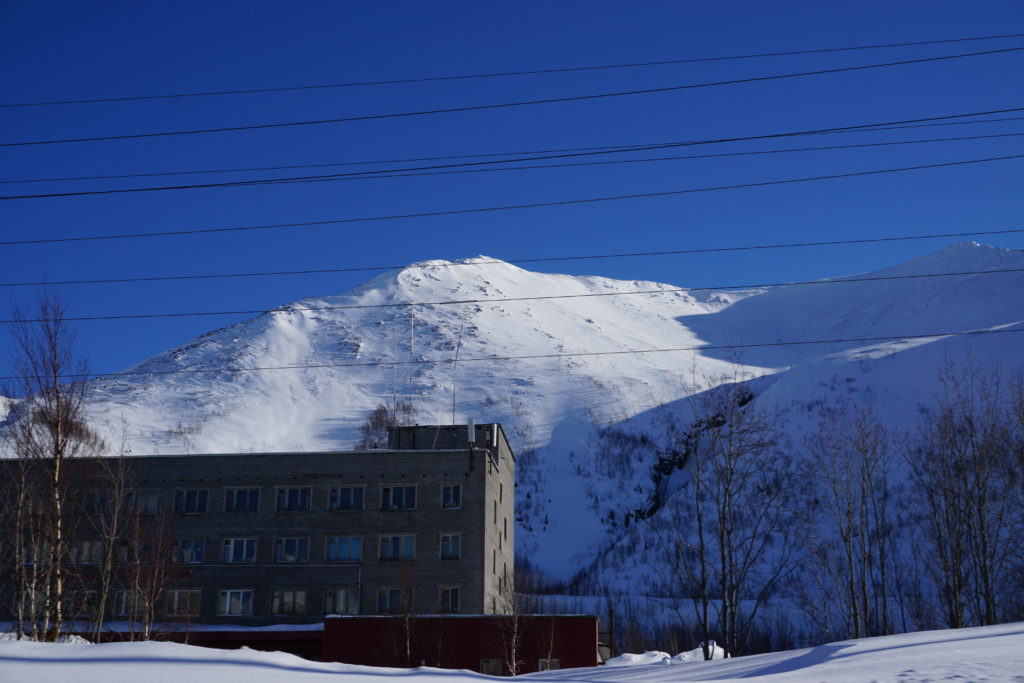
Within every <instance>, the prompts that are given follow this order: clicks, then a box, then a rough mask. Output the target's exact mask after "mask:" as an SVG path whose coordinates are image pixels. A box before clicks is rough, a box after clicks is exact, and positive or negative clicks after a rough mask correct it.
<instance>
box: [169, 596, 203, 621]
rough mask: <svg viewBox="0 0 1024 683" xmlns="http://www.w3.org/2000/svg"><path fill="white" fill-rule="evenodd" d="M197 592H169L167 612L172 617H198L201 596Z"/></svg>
mask: <svg viewBox="0 0 1024 683" xmlns="http://www.w3.org/2000/svg"><path fill="white" fill-rule="evenodd" d="M200 595H201V593H200V591H197V590H173V591H168V592H167V611H168V614H170V615H171V616H172V617H198V616H199V596H200Z"/></svg>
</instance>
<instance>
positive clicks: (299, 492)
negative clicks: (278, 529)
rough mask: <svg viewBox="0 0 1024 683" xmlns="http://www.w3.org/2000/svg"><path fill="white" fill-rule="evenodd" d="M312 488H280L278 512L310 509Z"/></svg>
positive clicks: (278, 492)
mask: <svg viewBox="0 0 1024 683" xmlns="http://www.w3.org/2000/svg"><path fill="white" fill-rule="evenodd" d="M309 495H310V489H309V488H308V487H307V488H295V489H278V490H277V511H278V512H300V511H306V510H309Z"/></svg>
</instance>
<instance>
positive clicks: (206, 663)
mask: <svg viewBox="0 0 1024 683" xmlns="http://www.w3.org/2000/svg"><path fill="white" fill-rule="evenodd" d="M638 660H639V661H643V662H653V663H644V664H634V665H628V664H627V665H620V666H605V667H595V668H588V669H567V670H562V671H550V672H545V673H539V674H530V675H528V676H524V677H523V678H529V679H532V680H538V681H548V682H550V683H584V682H587V683H590V682H593V683H670V682H674V681H712V680H714V681H729V680H759V681H787V682H791V683H812V682H813V683H817V682H818V681H829V682H832V683H836V682H841V681H851V682H854V681H856V682H857V683H861V682H864V681H907V682H910V681H941V680H958V681H1022V680H1024V624H1021V623H1017V624H1003V625H1000V626H987V627H983V628H973V629H964V630H960V631H923V632H919V633H909V634H904V635H898V636H888V637H884V638H864V639H861V640H847V641H843V642H839V643H830V644H828V645H821V646H819V647H815V648H810V649H806V650H793V651H789V652H777V653H772V654H765V655H754V656H750V657H738V658H736V659H726V660H716V661H711V662H702V661H700V662H684V661H671V660H670V662H669V663H664V661H663V660H664V658H663V657H658V656H654V657H643V656H641V657H638ZM389 678H393V679H394V680H396V681H403V682H404V683H473V682H474V681H484V680H501V679H494V678H490V677H488V676H483V675H480V674H476V673H472V672H468V671H450V670H444V669H427V668H421V669H412V670H405V669H381V668H371V667H360V666H351V665H347V664H333V663H317V662H310V661H307V660H305V659H300V658H299V657H295V656H293V655H287V654H282V653H280V652H256V651H253V650H247V649H242V650H211V649H206V648H200V647H194V646H190V645H179V644H176V643H153V642H151V643H111V644H106V645H81V644H46V643H30V642H24V641H22V642H14V641H6V642H0V681H3V683H67V682H68V681H73V682H74V683H93V682H96V683H101V682H102V683H182V682H183V681H188V683H230V682H234V681H245V682H246V683H305V682H306V681H321V682H322V681H325V680H330V681H339V682H343V683H371V682H372V683H386V681H387V680H388V679H389Z"/></svg>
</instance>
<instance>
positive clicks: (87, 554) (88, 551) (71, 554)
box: [68, 541, 103, 564]
mask: <svg viewBox="0 0 1024 683" xmlns="http://www.w3.org/2000/svg"><path fill="white" fill-rule="evenodd" d="M102 557H103V541H81V542H79V543H73V544H72V545H71V547H70V548H69V549H68V561H69V562H70V563H71V564H99V562H100V559H101V558H102Z"/></svg>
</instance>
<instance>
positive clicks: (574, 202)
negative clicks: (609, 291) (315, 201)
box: [0, 154, 1024, 247]
mask: <svg viewBox="0 0 1024 683" xmlns="http://www.w3.org/2000/svg"><path fill="white" fill-rule="evenodd" d="M1021 158H1024V154H1009V155H1005V156H999V157H986V158H983V159H964V160H960V161H945V162H941V163H936V164H919V165H917V166H903V167H898V168H882V169H875V170H870V171H854V172H850V173H833V174H829V175H819V176H808V177H803V178H786V179H782V180H765V181H760V182H752V183H736V184H733V185H714V186H710V187H694V188H686V189H682V190H665V191H662V192H640V193H635V194H623V195H605V196H601V197H586V198H583V199H562V200H556V201H550V202H530V203H527V204H504V205H500V206H488V207H478V208H470V209H446V210H442V211H423V212H417V213H404V214H391V215H385V216H365V217H360V218H337V219H332V220H324V221H305V222H301V223H276V224H268V225H247V226H239V227H232V228H197V229H194V230H167V231H161V232H141V233H128V234H123V235H87V236H81V237H51V238H44V239H33V240H7V241H3V242H0V247H9V246H19V245H25V244H56V243H62V242H90V241H99V240H120V239H138V238H143V237H171V236H180V235H207V234H218V233H229V232H251V231H254V230H277V229H284V228H308V227H315V226H324V225H348V224H353V223H375V222H381V221H393V220H407V219H410V218H432V217H438V216H464V215H471V214H481V213H496V212H500V211H519V210H522V209H540V208H550V207H554V206H579V205H583V204H596V203H604V202H613V201H621V200H627V199H653V198H655V197H677V196H681V195H687V194H696V193H702V192H720V191H724V190H740V189H748V188H754V187H772V186H776V185H792V184H795V183H806V182H813V181H819V180H839V179H845V178H856V177H864V176H873V175H883V174H888V173H905V172H910V171H922V170H926V169H935V168H948V167H953V166H967V165H972V164H983V163H991V162H995V161H1009V160H1015V159H1021Z"/></svg>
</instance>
